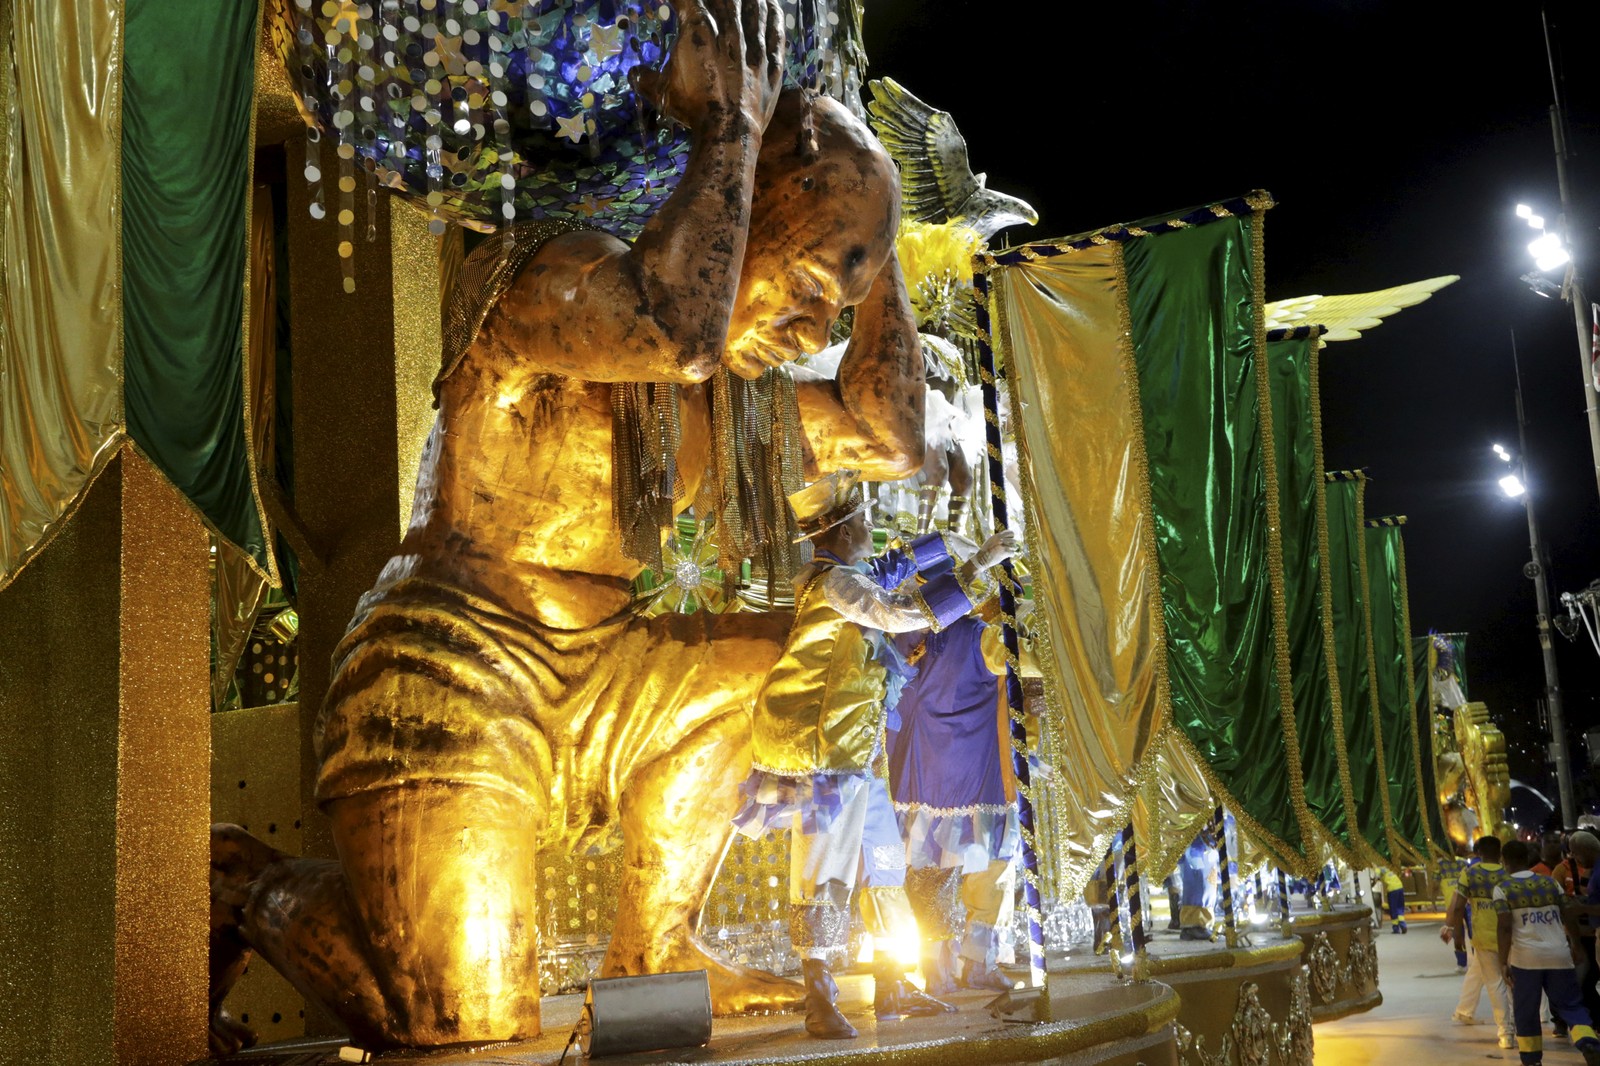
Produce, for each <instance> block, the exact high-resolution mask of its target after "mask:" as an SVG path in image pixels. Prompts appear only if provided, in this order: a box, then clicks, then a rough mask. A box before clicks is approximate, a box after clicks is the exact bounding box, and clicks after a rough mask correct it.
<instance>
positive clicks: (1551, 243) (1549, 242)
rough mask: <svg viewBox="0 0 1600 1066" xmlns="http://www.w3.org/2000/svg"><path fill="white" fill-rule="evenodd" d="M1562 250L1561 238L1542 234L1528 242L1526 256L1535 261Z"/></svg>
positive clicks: (1556, 235)
mask: <svg viewBox="0 0 1600 1066" xmlns="http://www.w3.org/2000/svg"><path fill="white" fill-rule="evenodd" d="M1562 250H1563V249H1562V247H1561V237H1560V236H1559V235H1558V234H1555V233H1544V234H1541V235H1539V236H1538V237H1536V238H1534V239H1533V240H1531V241H1529V242H1528V254H1529V255H1531V256H1533V257H1534V258H1535V259H1544V258H1546V257H1548V256H1552V255H1555V254H1556V253H1557V252H1561V251H1562Z"/></svg>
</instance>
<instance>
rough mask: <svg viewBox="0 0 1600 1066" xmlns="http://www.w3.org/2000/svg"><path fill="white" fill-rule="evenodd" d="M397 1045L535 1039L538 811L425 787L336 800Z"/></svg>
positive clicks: (344, 852) (463, 791) (518, 802)
mask: <svg viewBox="0 0 1600 1066" xmlns="http://www.w3.org/2000/svg"><path fill="white" fill-rule="evenodd" d="M328 814H329V816H330V818H331V819H332V820H333V830H334V833H333V835H334V843H335V844H336V845H337V846H338V849H339V856H340V859H341V861H342V863H343V867H344V874H345V877H346V878H347V880H348V885H349V899H350V905H351V906H350V909H351V911H352V912H353V915H354V918H355V920H356V922H357V923H358V924H359V926H360V928H361V930H362V932H363V934H364V937H363V939H364V946H365V949H366V956H367V958H368V959H370V961H371V969H372V972H373V973H375V974H376V975H377V978H378V983H379V987H380V988H381V989H382V991H383V998H384V1001H385V1002H386V1003H388V1004H389V1005H390V1011H391V1015H390V1018H389V1019H388V1023H389V1031H388V1032H387V1033H386V1036H387V1037H388V1038H389V1039H390V1040H391V1041H392V1042H394V1043H400V1044H410V1045H435V1044H451V1043H458V1042H465V1041H483V1040H514V1039H526V1038H529V1037H534V1036H538V1035H539V937H538V915H537V899H538V896H537V893H536V891H535V889H536V885H535V876H536V868H537V857H538V839H539V832H540V829H541V822H542V812H540V811H538V810H535V809H533V808H532V807H531V806H530V805H529V804H528V803H527V802H525V801H524V800H522V799H519V798H516V797H513V796H511V795H510V794H508V793H505V792H502V791H500V790H498V789H491V788H484V787H479V786H466V785H448V784H443V783H439V782H419V783H417V784H415V785H409V786H404V787H396V788H385V789H379V790H376V791H372V792H364V793H360V794H358V795H355V796H350V797H347V798H345V799H341V800H337V801H335V802H334V803H332V804H330V805H329V807H328Z"/></svg>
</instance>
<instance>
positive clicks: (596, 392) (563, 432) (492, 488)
mask: <svg viewBox="0 0 1600 1066" xmlns="http://www.w3.org/2000/svg"><path fill="white" fill-rule="evenodd" d="M679 391H680V421H681V425H682V437H681V445H680V447H679V451H678V469H679V471H680V473H681V476H682V478H683V483H684V486H685V489H686V492H685V494H684V495H683V496H682V497H680V509H681V508H682V507H686V506H687V505H688V501H689V500H692V499H693V498H694V493H695V490H696V488H697V487H698V485H699V481H700V476H701V472H702V471H703V470H704V467H705V463H706V459H707V456H708V454H709V448H710V436H711V425H710V413H709V408H708V404H707V400H706V396H705V390H704V387H703V386H698V385H693V386H682V387H680V390H679ZM611 396H612V387H611V386H610V385H609V384H604V383H597V382H589V381H580V380H576V379H573V378H567V377H562V376H560V375H555V374H528V373H524V372H519V370H518V368H516V367H507V366H501V365H496V363H495V361H493V360H491V359H489V358H487V357H486V356H485V355H484V353H483V351H482V350H478V349H475V350H473V351H471V352H469V353H468V355H467V358H466V359H465V360H464V361H463V362H462V364H461V365H460V366H459V367H458V368H457V369H456V370H455V371H454V372H453V373H452V374H451V375H450V376H449V377H447V378H446V379H445V381H444V383H443V386H442V388H441V391H440V397H439V400H440V403H439V417H438V421H437V423H436V425H435V426H434V430H433V434H432V435H431V436H430V437H429V439H428V445H427V448H426V449H425V450H424V453H423V457H422V463H421V468H420V471H419V473H418V479H417V494H416V503H415V506H414V508H413V511H412V518H411V525H410V528H409V529H408V530H407V532H406V536H405V538H404V540H403V541H402V543H401V547H400V551H399V553H397V554H396V556H395V558H394V559H393V560H391V561H390V563H389V565H388V566H387V567H386V568H385V569H384V573H383V576H382V577H381V578H380V579H379V586H380V587H381V586H383V585H386V584H389V583H392V582H393V581H396V580H399V579H400V578H402V577H408V576H417V577H425V578H429V579H431V580H436V581H442V582H445V583H448V584H452V585H455V586H456V587H458V588H462V589H465V590H467V591H470V592H473V593H476V594H478V595H482V596H485V597H487V598H489V599H492V600H494V601H496V602H498V603H500V604H501V605H503V606H504V607H506V608H507V609H508V610H510V611H512V612H514V613H516V614H520V615H522V616H524V617H527V618H529V619H531V620H533V621H535V622H538V623H540V624H543V625H547V626H552V627H555V628H559V629H582V628H586V627H588V626H592V625H595V624H597V623H599V622H602V621H604V620H605V619H607V618H610V617H612V616H613V615H615V614H617V613H618V612H619V611H621V610H623V609H625V608H626V607H627V605H628V603H629V602H630V601H631V599H632V595H633V594H632V582H633V579H634V578H635V577H636V576H637V575H638V573H639V571H640V569H641V567H640V565H639V564H638V563H637V562H635V561H634V560H632V559H629V558H628V557H627V556H625V555H623V554H622V552H621V551H620V549H619V547H618V537H617V533H616V529H615V523H614V521H613V517H612V515H613V512H612V503H611V473H612V455H611V440H612V402H611Z"/></svg>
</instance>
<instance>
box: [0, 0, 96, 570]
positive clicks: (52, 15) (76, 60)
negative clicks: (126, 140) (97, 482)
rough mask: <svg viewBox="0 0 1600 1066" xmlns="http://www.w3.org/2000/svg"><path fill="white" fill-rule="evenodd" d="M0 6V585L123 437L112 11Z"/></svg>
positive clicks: (80, 3) (78, 5)
mask: <svg viewBox="0 0 1600 1066" xmlns="http://www.w3.org/2000/svg"><path fill="white" fill-rule="evenodd" d="M4 7H5V8H7V9H8V11H9V15H10V18H11V25H10V27H9V31H10V32H9V33H7V34H5V37H4V40H3V44H4V45H5V53H4V56H3V62H0V67H3V68H4V73H3V75H0V108H3V110H4V113H5V119H4V126H5V134H4V137H3V140H0V152H3V155H0V165H3V166H4V168H5V172H4V176H3V180H0V198H3V202H0V370H3V371H4V373H0V588H3V587H4V586H5V585H6V584H8V583H9V582H10V581H11V580H12V579H13V578H14V577H15V576H16V575H17V573H18V572H19V571H20V570H21V569H22V567H23V566H24V565H26V564H27V562H28V561H29V560H30V559H32V558H33V557H34V555H36V554H37V553H38V552H39V550H40V549H42V548H43V547H44V545H45V544H46V543H47V541H48V540H49V537H50V536H51V535H52V534H53V532H54V531H55V529H56V528H58V525H59V523H60V521H61V520H62V519H63V518H64V517H65V516H66V515H67V514H68V513H69V512H70V511H71V510H72V509H73V507H74V506H75V504H76V502H77V500H78V499H79V498H80V497H81V495H82V493H83V491H84V490H85V489H86V488H87V486H88V484H89V483H90V482H91V481H92V480H93V479H94V477H95V476H96V475H97V474H99V472H100V471H101V470H102V469H104V468H105V465H106V463H107V462H109V461H110V459H111V458H112V456H114V455H115V454H116V451H117V449H118V446H119V445H120V443H121V441H122V438H123V434H122V430H123V407H122V325H121V323H122V277H121V273H122V266H121V242H120V239H119V236H118V235H119V234H120V233H121V231H122V217H121V201H120V196H119V185H120V160H121V139H122V131H121V106H122V23H123V5H122V3H121V2H120V0H53V2H51V3H22V4H10V3H7V4H5V5H4Z"/></svg>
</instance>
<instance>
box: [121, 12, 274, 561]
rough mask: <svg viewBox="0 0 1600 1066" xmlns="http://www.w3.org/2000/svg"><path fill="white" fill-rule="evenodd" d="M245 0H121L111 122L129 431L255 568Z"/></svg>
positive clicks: (252, 27)
mask: <svg viewBox="0 0 1600 1066" xmlns="http://www.w3.org/2000/svg"><path fill="white" fill-rule="evenodd" d="M256 29H257V24H256V4H255V3H252V2H245V3H217V2H215V0H127V29H126V36H125V43H124V55H125V69H124V74H123V92H124V103H123V112H122V114H123V122H122V153H123V161H122V203H123V220H122V279H123V292H124V314H123V334H124V337H125V349H126V354H125V366H124V380H125V388H126V405H127V422H128V431H129V434H130V435H131V436H132V437H133V439H134V441H135V442H136V443H137V444H138V445H139V447H140V448H141V449H143V450H144V452H145V453H146V454H147V455H149V456H150V458H151V459H152V460H153V461H154V462H155V464H156V465H157V466H158V467H159V468H160V469H161V471H162V472H163V473H164V474H165V475H166V476H167V477H168V478H169V479H170V480H171V481H172V483H173V484H174V485H175V486H177V488H178V490H179V491H181V492H182V493H183V494H184V495H185V496H187V497H188V498H189V499H190V500H192V501H194V503H195V505H196V506H197V507H199V508H200V510H201V512H202V513H203V514H204V515H205V516H206V518H207V520H208V521H209V522H210V523H211V524H212V525H213V526H214V527H215V528H216V530H217V531H218V532H219V533H220V534H221V535H222V536H224V537H226V538H227V539H229V540H230V541H232V542H233V543H234V544H236V545H238V546H239V547H240V548H241V549H243V550H244V551H245V553H246V554H247V555H249V556H250V557H251V558H252V559H253V560H254V561H255V562H256V564H257V565H259V566H261V567H263V568H266V567H267V565H268V564H267V558H266V545H265V538H264V537H263V535H262V520H261V516H260V512H259V510H258V508H257V504H256V499H255V494H254V492H253V489H252V484H251V474H250V470H251V463H250V454H249V443H248V437H247V432H248V427H247V425H246V421H245V417H244V381H243V376H244V375H243V366H244V352H243V314H244V306H243V301H244V277H245V260H246V251H247V236H248V230H247V215H246V211H247V197H248V190H249V174H250V152H251V116H252V107H253V96H254V78H255V55H256Z"/></svg>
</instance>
